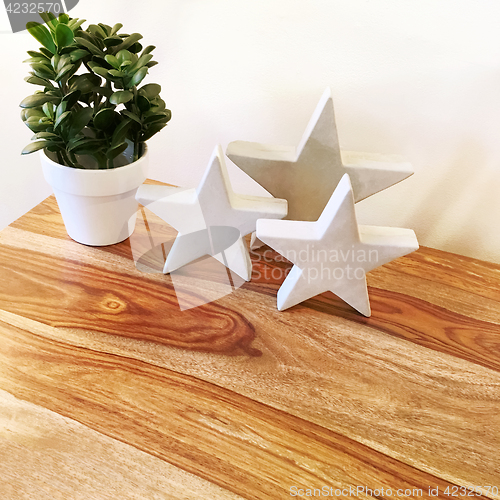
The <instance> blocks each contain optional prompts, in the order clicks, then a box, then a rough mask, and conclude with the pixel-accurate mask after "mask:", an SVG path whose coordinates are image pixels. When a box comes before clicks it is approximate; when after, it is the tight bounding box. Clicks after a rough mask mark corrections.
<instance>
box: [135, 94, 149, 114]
mask: <svg viewBox="0 0 500 500" xmlns="http://www.w3.org/2000/svg"><path fill="white" fill-rule="evenodd" d="M137 106H139V109H140V110H141V112H142V113H146V111H149V110H150V108H151V103H150V102H149V99H148V98H147V97H145V96H143V95H139V96H137Z"/></svg>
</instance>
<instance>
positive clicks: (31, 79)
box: [24, 75, 53, 87]
mask: <svg viewBox="0 0 500 500" xmlns="http://www.w3.org/2000/svg"><path fill="white" fill-rule="evenodd" d="M24 81H25V82H28V83H32V84H33V85H43V86H44V87H53V85H52V83H50V81H49V80H47V79H46V78H40V77H39V76H35V75H31V76H27V77H26V78H25V79H24Z"/></svg>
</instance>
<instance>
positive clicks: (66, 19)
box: [58, 12, 69, 24]
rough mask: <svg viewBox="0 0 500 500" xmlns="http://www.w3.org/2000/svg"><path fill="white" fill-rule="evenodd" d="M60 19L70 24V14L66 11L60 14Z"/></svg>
mask: <svg viewBox="0 0 500 500" xmlns="http://www.w3.org/2000/svg"><path fill="white" fill-rule="evenodd" d="M58 20H59V22H60V23H64V24H68V23H69V16H68V14H66V13H65V12H62V13H61V14H59V17H58Z"/></svg>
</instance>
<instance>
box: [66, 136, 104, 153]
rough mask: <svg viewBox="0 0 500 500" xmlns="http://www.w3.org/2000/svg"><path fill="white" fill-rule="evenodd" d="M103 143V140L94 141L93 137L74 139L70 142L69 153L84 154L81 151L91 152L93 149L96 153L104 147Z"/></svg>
mask: <svg viewBox="0 0 500 500" xmlns="http://www.w3.org/2000/svg"><path fill="white" fill-rule="evenodd" d="M102 143H103V141H102V139H93V138H91V137H83V138H82V137H79V138H74V139H71V140H70V141H69V142H68V151H73V150H74V152H75V153H76V154H82V153H81V150H82V149H83V148H85V150H89V149H90V148H91V149H93V150H94V151H95V150H96V149H100V148H101V147H102ZM83 154H87V153H83Z"/></svg>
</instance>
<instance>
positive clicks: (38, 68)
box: [31, 63, 56, 79]
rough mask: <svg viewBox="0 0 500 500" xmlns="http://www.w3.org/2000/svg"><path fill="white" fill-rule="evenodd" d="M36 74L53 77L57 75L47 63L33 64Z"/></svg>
mask: <svg viewBox="0 0 500 500" xmlns="http://www.w3.org/2000/svg"><path fill="white" fill-rule="evenodd" d="M31 67H32V68H33V71H34V72H35V75H36V76H39V77H40V78H49V79H53V78H54V77H55V76H56V73H55V71H54V70H53V69H52V68H51V67H50V66H48V65H47V64H41V63H33V64H32V65H31Z"/></svg>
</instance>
